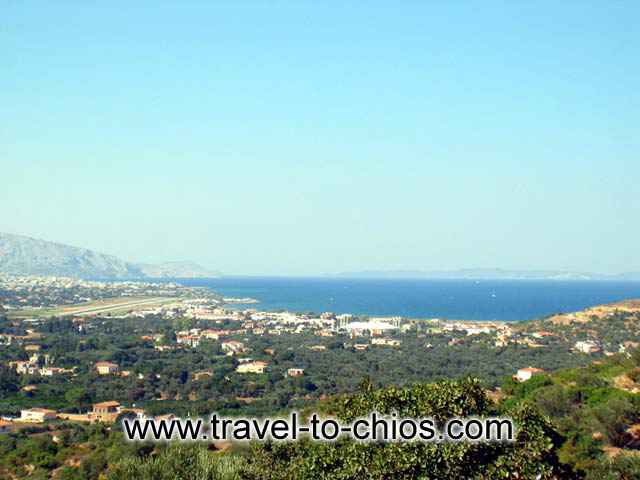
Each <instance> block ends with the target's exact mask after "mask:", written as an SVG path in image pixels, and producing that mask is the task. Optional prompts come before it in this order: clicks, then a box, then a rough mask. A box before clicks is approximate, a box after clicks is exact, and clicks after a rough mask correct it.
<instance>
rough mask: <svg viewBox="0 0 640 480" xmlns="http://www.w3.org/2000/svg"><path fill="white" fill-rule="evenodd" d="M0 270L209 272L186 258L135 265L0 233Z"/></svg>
mask: <svg viewBox="0 0 640 480" xmlns="http://www.w3.org/2000/svg"><path fill="white" fill-rule="evenodd" d="M0 273H5V274H11V275H43V276H60V277H78V278H114V279H124V278H144V277H154V278H160V277H176V278H178V277H180V278H188V277H201V276H206V275H205V274H209V273H211V272H208V271H207V270H205V269H204V268H202V267H200V266H198V265H196V264H194V263H190V262H172V263H166V264H161V265H138V264H135V263H131V262H126V261H124V260H121V259H119V258H117V257H114V256H113V255H105V254H103V253H98V252H94V251H93V250H88V249H86V248H78V247H72V246H69V245H64V244H62V243H55V242H48V241H45V240H38V239H35V238H31V237H26V236H23V235H13V234H9V233H0ZM212 276H215V275H212Z"/></svg>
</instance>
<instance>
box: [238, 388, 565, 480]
mask: <svg viewBox="0 0 640 480" xmlns="http://www.w3.org/2000/svg"><path fill="white" fill-rule="evenodd" d="M333 406H334V407H335V409H336V412H335V413H336V414H337V416H338V417H339V418H341V419H343V420H346V421H348V420H352V419H354V418H357V417H360V416H365V415H367V414H368V413H369V412H371V411H374V410H375V411H378V412H380V413H391V412H397V413H398V414H399V415H402V416H413V417H434V418H435V419H437V420H445V419H448V418H450V417H453V416H472V415H473V416H479V415H487V414H489V412H490V408H489V407H490V402H489V400H488V399H487V397H486V395H485V393H484V391H483V389H482V388H481V386H480V384H479V382H478V381H477V380H469V379H467V380H462V381H459V382H453V381H443V382H438V383H435V384H420V385H415V386H413V387H409V388H402V389H400V388H396V387H391V388H386V389H380V390H370V389H369V390H365V391H364V392H362V393H360V394H357V395H354V396H351V397H348V398H345V399H341V400H339V401H337V402H334V403H333ZM506 414H507V415H509V416H510V417H511V418H513V419H514V421H515V422H516V424H517V425H518V432H517V439H516V441H515V442H514V443H512V444H508V443H473V442H459V443H425V442H402V443H400V442H398V443H361V442H354V441H349V440H340V441H338V442H333V443H327V442H324V443H323V442H311V441H308V440H305V441H299V442H296V443H285V444H283V443H278V444H276V443H264V444H257V445H255V446H254V451H253V453H254V455H253V456H252V458H251V462H252V465H253V467H254V468H253V473H252V476H250V477H249V478H252V479H257V480H258V479H259V480H275V479H290V480H298V479H300V480H307V479H308V480H311V479H344V480H347V479H349V480H359V479H362V480H365V479H380V480H382V479H391V478H393V479H407V480H408V479H414V478H421V479H453V478H475V479H483V478H522V479H528V478H531V479H534V478H551V477H552V475H553V474H554V473H557V472H558V468H559V467H558V463H557V459H556V457H555V453H554V452H555V449H556V448H557V446H558V445H559V442H560V438H559V436H558V435H557V434H556V433H555V432H554V430H553V428H552V426H551V424H550V423H549V422H548V420H547V419H545V418H544V417H542V416H541V415H540V414H539V413H538V412H537V410H536V409H535V408H534V407H532V406H530V405H519V406H518V407H517V408H515V409H513V410H512V411H509V412H506Z"/></svg>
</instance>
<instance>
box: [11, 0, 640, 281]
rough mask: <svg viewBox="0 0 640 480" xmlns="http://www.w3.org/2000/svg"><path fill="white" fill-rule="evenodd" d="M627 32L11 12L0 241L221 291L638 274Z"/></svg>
mask: <svg viewBox="0 0 640 480" xmlns="http://www.w3.org/2000/svg"><path fill="white" fill-rule="evenodd" d="M638 14H640V5H639V4H637V3H635V2H618V3H615V4H610V3H606V4H605V3H598V2H583V3H564V4H557V3H556V2H538V3H536V4H515V3H513V4H510V3H503V2H487V3H473V2H470V3H465V4H462V3H461V4H447V3H442V4H405V5H402V6H397V5H390V4H384V3H378V2H370V3H368V4H367V8H366V10H365V9H361V8H357V7H356V6H348V5H343V4H341V3H337V2H336V3H327V4H323V5H318V4H315V3H312V2H291V3H289V2H281V3H278V4H269V5H267V4H266V3H265V4H262V5H260V4H251V5H249V4H245V5H242V4H240V3H238V4H235V3H225V4H197V3H189V2H187V3H181V4H179V5H177V4H176V5H171V4H156V3H152V2H137V3H136V4H135V5H131V4H128V3H125V2H116V3H115V4H114V3H113V2H111V3H109V4H108V6H107V5H102V6H101V5H90V4H78V3H75V2H56V3H55V4H40V5H38V7H37V8H36V7H35V6H29V5H28V4H20V3H17V2H11V3H7V4H6V5H5V6H4V7H3V20H2V23H3V28H2V29H0V58H2V60H1V61H0V64H1V65H2V70H3V74H2V75H1V76H0V115H1V116H2V119H3V122H2V126H0V158H1V160H0V172H2V179H3V182H2V184H3V188H2V189H0V219H1V220H0V232H7V233H14V234H20V235H27V236H30V237H35V238H39V239H43V240H48V241H55V242H59V243H64V244H69V245H73V246H78V247H83V248H89V249H92V250H96V251H99V252H103V253H107V254H111V255H115V256H118V257H120V258H122V259H125V260H128V261H133V262H141V263H155V262H164V261H182V260H188V261H195V262H198V263H200V264H202V265H203V266H205V267H208V268H211V269H214V270H217V271H220V272H222V273H223V274H226V275H248V274H251V275H319V274H326V273H338V272H359V271H372V270H375V271H389V270H396V271H398V270H425V271H434V270H438V271H440V270H458V269H468V268H472V269H494V268H499V269H505V270H558V271H575V272H589V273H599V274H617V273H624V272H634V271H635V272H637V271H640V258H638V255H637V250H638V249H637V239H638V237H639V235H640V223H639V222H638V212H640V189H639V188H638V180H639V179H640V162H638V160H637V156H638V152H639V151H640V148H639V147H640V136H638V135H637V126H638V124H639V123H640V122H639V121H638V120H639V115H640V93H639V91H638V88H637V86H638V85H639V84H640V62H638V61H637V58H636V57H637V52H636V50H637V45H638V44H640V31H639V30H638V29H637V25H636V19H637V18H638Z"/></svg>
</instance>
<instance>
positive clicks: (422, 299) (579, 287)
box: [179, 277, 640, 321]
mask: <svg viewBox="0 0 640 480" xmlns="http://www.w3.org/2000/svg"><path fill="white" fill-rule="evenodd" d="M179 281H180V283H182V284H184V285H189V286H201V287H208V288H210V289H211V290H213V291H215V292H217V293H220V294H222V295H224V296H226V297H251V298H255V299H257V300H259V301H260V303H259V304H256V305H248V306H239V307H244V308H248V307H255V308H258V309H261V310H271V311H274V310H289V311H293V312H316V313H319V312H325V311H330V312H335V313H352V314H359V315H370V316H391V315H400V316H403V317H408V318H443V319H451V320H503V321H517V320H530V319H535V318H541V317H544V316H547V315H551V314H554V313H559V312H573V311H577V310H582V309H584V308H587V307H590V306H594V305H600V304H603V303H610V302H615V301H618V300H624V299H629V298H640V282H614V281H556V280H553V281H546V280H424V279H418V280H408V279H398V280H395V279H380V280H376V279H336V278H282V277H277V278H274V277H222V278H216V279H190V280H179Z"/></svg>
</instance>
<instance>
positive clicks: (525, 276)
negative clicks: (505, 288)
mask: <svg viewBox="0 0 640 480" xmlns="http://www.w3.org/2000/svg"><path fill="white" fill-rule="evenodd" d="M332 276H335V277H340V278H398V279H402V278H405V279H411V278H414V279H419V278H422V279H443V280H446V279H452V280H454V279H458V280H640V274H638V273H624V274H620V275H601V274H595V273H584V272H569V271H561V270H503V269H461V270H441V271H425V270H379V271H364V272H344V273H338V274H335V275H332Z"/></svg>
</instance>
